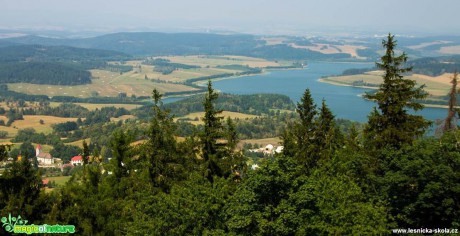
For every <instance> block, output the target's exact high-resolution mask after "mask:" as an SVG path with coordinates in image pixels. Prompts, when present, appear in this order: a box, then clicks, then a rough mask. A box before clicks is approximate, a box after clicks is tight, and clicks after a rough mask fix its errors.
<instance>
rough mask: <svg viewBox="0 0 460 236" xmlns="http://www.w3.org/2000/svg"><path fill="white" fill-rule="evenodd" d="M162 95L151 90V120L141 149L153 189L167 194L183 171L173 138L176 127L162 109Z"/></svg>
mask: <svg viewBox="0 0 460 236" xmlns="http://www.w3.org/2000/svg"><path fill="white" fill-rule="evenodd" d="M161 97H162V95H161V94H160V93H159V92H158V90H156V89H154V90H153V101H154V105H153V113H154V115H153V118H152V120H151V121H150V127H149V129H148V131H147V137H148V140H147V142H146V143H145V144H144V146H143V148H142V150H143V151H142V155H144V156H145V158H144V159H145V160H146V161H147V163H146V166H147V167H148V168H147V169H148V175H149V178H150V181H151V183H152V184H153V186H154V187H159V188H160V189H161V190H162V191H164V192H168V191H169V188H170V184H171V182H172V181H173V180H174V179H178V178H179V176H180V175H181V174H180V173H179V172H180V171H182V170H183V168H182V166H181V162H180V160H179V157H178V156H179V155H178V149H177V142H176V139H175V137H174V131H175V129H176V126H175V124H174V122H173V116H172V115H170V113H169V111H168V110H164V109H163V108H162V106H163V102H162V101H161Z"/></svg>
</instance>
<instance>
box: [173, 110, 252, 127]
mask: <svg viewBox="0 0 460 236" xmlns="http://www.w3.org/2000/svg"><path fill="white" fill-rule="evenodd" d="M221 116H223V117H225V118H227V117H230V118H232V119H254V118H257V117H259V116H256V115H249V114H244V113H239V112H232V111H223V112H222V114H221ZM203 117H204V112H194V113H190V114H188V115H186V116H182V117H178V118H175V119H174V120H175V121H177V120H179V119H186V121H187V122H190V123H191V124H193V125H199V124H203V121H202V120H201V119H202V118H203Z"/></svg>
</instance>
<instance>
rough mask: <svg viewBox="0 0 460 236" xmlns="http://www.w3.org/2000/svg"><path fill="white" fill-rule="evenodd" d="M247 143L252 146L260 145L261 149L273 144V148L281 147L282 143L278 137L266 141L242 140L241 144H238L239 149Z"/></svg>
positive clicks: (265, 139)
mask: <svg viewBox="0 0 460 236" xmlns="http://www.w3.org/2000/svg"><path fill="white" fill-rule="evenodd" d="M246 143H250V144H252V145H254V144H258V145H259V146H260V147H265V146H267V145H268V144H271V145H273V146H278V145H280V143H281V139H280V138H278V137H274V138H264V139H244V140H241V141H240V142H239V143H238V147H239V148H242V147H243V145H244V144H246Z"/></svg>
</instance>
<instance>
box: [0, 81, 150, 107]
mask: <svg viewBox="0 0 460 236" xmlns="http://www.w3.org/2000/svg"><path fill="white" fill-rule="evenodd" d="M0 99H1V100H7V99H13V100H26V101H33V102H64V103H101V104H117V103H119V104H143V103H145V102H144V100H146V99H150V97H148V96H138V97H135V96H131V97H128V96H126V94H125V93H120V94H119V96H117V97H88V98H80V97H73V96H53V97H51V98H50V97H48V96H47V95H30V94H25V93H18V92H15V91H11V90H9V89H8V85H6V84H0Z"/></svg>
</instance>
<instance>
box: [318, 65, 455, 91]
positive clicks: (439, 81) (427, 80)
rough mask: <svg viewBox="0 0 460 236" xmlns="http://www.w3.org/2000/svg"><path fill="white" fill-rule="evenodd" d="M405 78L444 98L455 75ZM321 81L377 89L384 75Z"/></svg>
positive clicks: (352, 76)
mask: <svg viewBox="0 0 460 236" xmlns="http://www.w3.org/2000/svg"><path fill="white" fill-rule="evenodd" d="M405 78H406V79H411V80H415V81H417V84H418V85H423V84H424V85H426V87H425V91H427V92H428V93H429V94H430V95H431V96H444V95H446V94H447V93H448V92H449V89H450V87H451V84H450V81H451V80H452V78H453V74H450V73H445V74H443V75H440V76H436V77H432V76H427V75H420V74H413V75H410V76H405ZM321 81H322V82H326V83H331V84H336V85H343V86H353V85H355V86H357V85H356V82H359V81H362V82H364V83H365V84H364V86H359V85H358V86H357V87H373V88H375V87H376V86H375V85H377V84H380V83H382V74H381V72H379V71H371V72H367V73H365V74H361V75H349V76H334V77H327V78H323V79H321Z"/></svg>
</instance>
